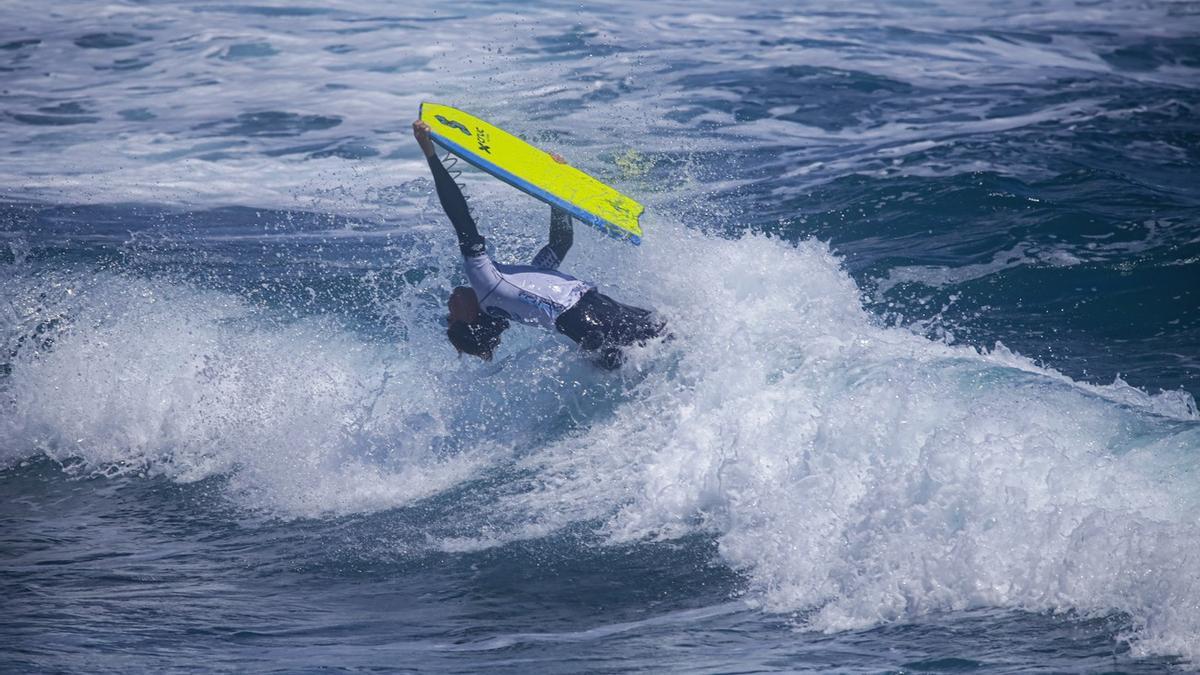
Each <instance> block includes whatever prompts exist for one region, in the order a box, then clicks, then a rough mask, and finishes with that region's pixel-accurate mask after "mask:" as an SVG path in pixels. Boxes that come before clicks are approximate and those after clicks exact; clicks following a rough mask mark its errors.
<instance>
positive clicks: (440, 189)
mask: <svg viewBox="0 0 1200 675" xmlns="http://www.w3.org/2000/svg"><path fill="white" fill-rule="evenodd" d="M413 135H414V136H416V137H417V143H418V144H420V146H421V151H422V152H424V153H425V159H426V160H427V161H428V162H429V170H430V171H431V172H432V173H433V184H434V185H435V186H436V187H437V195H438V199H439V200H440V201H441V202H442V209H443V210H445V211H446V216H447V217H448V218H450V224H451V225H453V226H454V234H456V235H457V236H458V248H459V250H461V251H462V254H463V255H464V256H466V257H468V258H469V257H471V256H477V255H483V252H484V242H483V236H482V235H480V234H479V229H478V228H476V227H475V220H474V219H473V218H471V212H470V211H469V210H468V209H467V200H466V199H465V198H464V197H463V194H462V190H459V189H458V184H457V183H455V182H454V178H453V177H451V176H450V172H449V171H447V170H446V167H444V166H442V162H441V161H440V160H439V159H438V157H437V150H435V149H434V147H433V141H432V140H430V138H429V125H427V124H425V123H424V122H420V121H418V122H413Z"/></svg>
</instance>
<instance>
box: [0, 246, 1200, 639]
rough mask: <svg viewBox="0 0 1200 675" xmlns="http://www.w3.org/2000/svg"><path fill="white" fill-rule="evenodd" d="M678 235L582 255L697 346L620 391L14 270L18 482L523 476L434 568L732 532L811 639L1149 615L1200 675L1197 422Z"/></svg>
mask: <svg viewBox="0 0 1200 675" xmlns="http://www.w3.org/2000/svg"><path fill="white" fill-rule="evenodd" d="M657 231H658V232H659V235H660V236H658V237H656V238H654V239H653V240H652V241H650V242H647V244H646V246H644V247H643V249H641V250H635V249H632V248H625V247H622V246H620V245H618V244H616V243H614V242H605V241H601V240H600V239H598V238H595V237H579V238H578V239H579V240H580V241H579V244H578V245H577V251H576V252H573V254H572V255H573V261H572V265H573V269H574V270H575V271H578V272H580V273H581V274H582V275H584V276H589V277H591V278H596V279H601V280H611V281H613V282H614V283H613V284H611V285H606V284H602V289H603V290H605V291H606V292H610V293H612V294H613V295H614V296H615V297H618V298H620V299H624V300H628V301H636V302H643V303H647V304H650V305H653V306H655V307H656V308H657V309H658V310H659V311H660V312H661V313H662V314H663V315H664V316H665V317H666V318H667V319H668V320H669V321H670V326H671V330H672V334H673V338H672V339H670V340H665V341H658V342H655V343H652V344H650V345H647V346H645V347H644V348H639V349H634V350H632V351H631V353H630V355H629V362H628V364H627V365H626V367H625V369H624V370H623V371H622V372H621V373H617V374H609V373H603V372H601V371H598V370H596V369H594V368H592V367H591V366H589V365H588V364H587V363H586V362H585V361H584V360H583V359H582V358H581V357H580V356H579V355H578V354H577V353H576V352H575V351H574V350H573V349H572V348H570V347H569V346H568V345H566V344H564V341H562V340H560V339H558V338H555V337H554V336H550V335H546V334H541V333H538V332H536V331H532V330H525V329H520V328H516V329H514V330H513V331H511V332H510V333H509V334H508V335H506V338H505V344H504V347H503V348H502V350H501V353H500V354H499V356H498V358H497V361H496V362H494V363H491V364H479V363H476V362H472V361H470V360H460V359H456V358H455V357H454V356H453V354H452V353H447V352H448V351H449V350H448V348H447V347H446V345H445V343H444V338H443V337H442V336H441V334H440V327H439V325H438V323H437V320H436V316H437V312H438V311H439V310H437V309H436V308H435V307H425V306H422V305H421V303H420V302H418V301H416V300H415V299H414V298H403V297H402V298H399V299H397V302H399V303H400V306H401V307H403V308H406V309H405V311H409V312H412V313H415V314H416V315H418V316H419V317H420V318H421V319H422V321H419V322H412V324H411V325H412V327H413V329H412V330H410V331H408V332H407V340H406V341H402V342H398V343H394V344H390V343H384V342H381V341H379V340H378V339H370V338H367V337H365V336H362V335H359V334H358V333H356V332H355V331H353V330H351V329H349V328H346V327H344V326H342V325H341V324H339V323H338V322H337V321H336V320H334V319H331V318H330V319H327V318H319V317H318V318H310V319H302V320H294V321H282V320H277V319H274V318H271V317H270V316H269V312H267V311H266V310H264V309H262V308H261V307H258V306H255V305H252V304H251V303H248V302H247V301H245V300H243V299H241V298H239V297H238V296H236V295H234V294H230V293H226V292H217V291H212V290H203V289H197V288H194V287H192V286H191V285H189V284H186V283H182V282H178V281H166V280H158V279H138V278H130V277H125V276H113V275H109V276H105V275H69V274H65V273H64V274H63V275H60V276H59V277H57V278H51V277H47V276H40V277H39V276H36V275H32V276H31V275H22V274H21V273H20V272H19V271H16V270H13V271H11V272H12V273H11V274H9V275H8V277H7V280H6V282H5V283H6V285H7V286H8V289H7V290H8V291H10V296H11V297H14V298H16V300H15V301H14V303H13V304H12V305H10V307H9V309H8V312H9V315H8V316H7V318H6V319H5V322H6V324H7V325H6V334H7V339H8V340H9V342H10V352H11V353H13V354H14V356H12V357H11V359H10V361H11V362H10V364H9V374H8V376H7V378H6V380H5V384H4V387H3V397H4V400H3V404H4V410H5V418H4V422H3V427H4V428H3V431H4V434H3V435H4V438H5V439H6V440H5V441H4V446H3V449H2V452H3V456H4V461H5V463H11V462H13V461H16V460H19V459H20V458H23V457H28V456H30V455H31V454H39V453H40V454H46V455H49V456H51V457H54V458H57V459H59V460H60V461H64V462H81V463H82V465H83V466H86V467H89V468H90V469H91V470H93V471H97V472H102V473H136V474H155V475H165V476H167V477H169V478H171V479H172V480H177V481H193V480H198V479H203V478H207V477H210V476H215V475H221V476H225V477H227V478H228V480H229V488H228V489H229V494H230V496H231V498H233V499H235V500H237V501H239V502H240V503H243V504H245V505H248V506H251V507H254V508H262V509H267V510H269V511H271V512H273V513H276V514H280V515H284V516H288V517H319V516H323V515H326V514H347V513H363V512H370V511H378V510H381V509H387V508H393V507H398V506H404V505H407V504H412V503H414V502H417V501H420V500H422V499H424V498H426V497H429V496H431V495H434V494H438V493H440V492H444V491H446V490H449V489H452V488H453V487H455V486H457V485H461V484H463V483H464V481H469V480H473V479H476V478H479V477H480V476H482V475H487V474H489V472H496V471H498V470H499V469H500V468H505V469H513V468H515V469H516V471H514V472H512V474H511V475H513V476H517V477H518V478H515V479H514V480H513V481H512V482H510V483H508V484H504V485H499V486H492V487H490V488H481V490H485V492H486V490H491V492H490V493H487V494H485V495H484V496H483V498H481V499H479V500H478V501H479V503H480V504H481V506H480V507H479V508H480V509H481V510H480V512H479V513H478V514H477V523H478V524H479V527H477V528H474V531H473V532H472V527H471V524H470V522H469V520H468V522H467V527H466V530H467V532H468V534H467V535H466V536H462V535H461V534H457V535H455V536H445V537H443V538H442V539H441V540H440V542H438V541H435V542H434V545H436V546H440V547H441V548H443V549H444V550H448V551H459V550H468V549H473V548H485V547H490V546H496V545H503V544H505V543H508V542H511V541H514V540H517V539H523V538H531V537H540V536H544V535H545V534H547V533H552V532H554V531H557V530H559V529H561V528H563V527H565V526H568V525H571V524H573V523H581V522H599V523H602V525H601V527H602V530H603V532H604V533H605V534H606V536H607V537H608V539H609V540H610V541H611V542H613V543H628V542H635V541H639V540H644V539H647V538H655V539H663V538H674V537H678V536H681V535H684V534H688V533H692V532H696V531H703V532H708V533H710V534H711V535H712V536H714V537H715V538H716V540H717V541H718V543H719V550H720V555H721V558H722V560H723V561H724V562H725V563H726V564H728V565H730V566H731V567H733V568H735V569H737V570H739V571H741V572H742V573H743V574H744V575H745V576H746V578H747V579H748V580H749V583H750V585H751V588H752V591H753V593H754V594H755V597H757V598H758V600H759V602H761V604H762V605H763V606H764V607H765V608H766V609H768V610H770V611H784V612H791V611H800V612H802V613H803V616H804V617H805V619H804V625H805V626H806V627H808V628H812V629H818V630H827V631H834V630H842V629H848V628H855V627H865V626H870V625H874V624H877V623H880V622H887V621H895V620H903V619H905V618H906V617H914V616H919V615H921V614H925V613H929V612H935V611H943V610H956V609H966V608H972V607H990V606H999V607H1012V608H1024V609H1029V610H1035V611H1076V612H1083V613H1105V612H1111V611H1120V612H1126V613H1128V614H1129V616H1130V617H1132V620H1133V625H1134V626H1135V633H1134V635H1133V636H1132V637H1133V639H1134V644H1135V645H1136V646H1137V648H1138V649H1142V650H1148V651H1154V652H1160V653H1182V654H1185V655H1187V656H1189V657H1192V658H1195V657H1196V656H1198V653H1197V652H1196V650H1195V646H1194V645H1195V644H1197V643H1198V642H1200V607H1198V605H1197V601H1196V598H1197V597H1200V565H1197V562H1200V561H1198V560H1197V557H1198V554H1200V526H1198V525H1197V523H1196V521H1195V518H1194V516H1193V515H1192V514H1194V513H1196V508H1197V506H1200V504H1198V503H1197V502H1198V501H1200V493H1198V491H1197V489H1196V486H1195V472H1196V465H1197V462H1196V450H1197V448H1200V423H1198V422H1197V417H1196V413H1195V404H1194V402H1193V401H1192V400H1191V399H1190V397H1188V396H1186V395H1183V394H1181V393H1179V392H1175V393H1168V394H1159V395H1149V394H1146V393H1145V392H1141V391H1139V390H1135V389H1132V388H1131V387H1128V386H1127V385H1123V384H1121V383H1116V384H1114V385H1103V386H1098V385H1093V384H1087V383H1080V382H1075V381H1073V380H1071V379H1070V378H1068V377H1066V376H1064V375H1062V374H1059V373H1057V372H1055V371H1053V370H1049V369H1046V368H1044V367H1041V366H1038V365H1036V364H1034V363H1032V362H1030V361H1029V360H1027V359H1025V358H1023V357H1021V356H1019V355H1016V354H1013V353H1011V352H1009V351H1008V350H1005V349H1003V348H1002V347H998V348H996V349H993V350H991V351H980V350H977V349H974V348H971V347H967V346H952V345H947V344H943V343H938V342H932V341H930V340H928V339H926V338H924V337H921V336H919V335H917V334H915V333H913V332H911V331H908V330H906V329H903V328H894V327H885V326H883V325H882V324H881V323H880V322H879V321H877V320H875V319H874V318H873V317H872V316H871V315H869V314H868V313H867V312H865V311H864V310H863V308H862V305H861V303H860V301H859V293H860V292H859V289H858V288H857V286H856V285H855V284H854V282H853V280H852V279H851V278H850V277H849V275H847V274H846V273H845V271H844V270H843V269H842V268H841V265H840V262H839V260H838V259H837V257H836V256H835V255H833V254H832V253H831V252H830V250H829V249H828V247H827V246H826V245H825V244H822V243H820V242H814V241H806V242H800V243H799V244H792V243H788V242H784V241H780V240H777V239H772V238H770V237H765V236H761V235H754V234H748V235H745V236H742V237H741V238H738V239H729V238H723V237H718V236H712V235H710V234H706V233H703V232H699V231H696V230H692V229H685V228H682V227H677V226H672V225H670V224H667V223H662V224H659V225H658V226H657ZM434 250H435V251H438V252H439V254H440V253H442V252H443V251H441V249H440V248H436V247H435V249H434ZM502 253H503V252H502ZM502 257H503V256H502ZM446 270H447V271H445V272H444V273H442V274H441V276H436V275H435V277H436V278H435V279H434V281H433V282H432V283H433V287H434V288H435V290H436V289H440V290H441V291H444V290H445V289H444V288H443V287H448V285H449V284H451V283H453V281H454V280H455V276H454V275H455V274H456V272H453V271H449V270H450V268H446ZM428 290H429V289H428V288H424V289H421V292H422V293H423V292H425V291H428ZM416 292H417V291H415V290H414V291H413V293H416ZM493 482H495V481H493ZM489 495H490V496H489ZM483 510H486V513H484V512H483Z"/></svg>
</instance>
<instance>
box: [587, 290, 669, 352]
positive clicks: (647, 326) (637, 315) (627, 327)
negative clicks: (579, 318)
mask: <svg viewBox="0 0 1200 675" xmlns="http://www.w3.org/2000/svg"><path fill="white" fill-rule="evenodd" d="M597 295H598V296H599V297H598V298H597V300H598V301H597V302H596V308H597V310H598V313H599V316H600V320H601V322H602V323H603V324H604V326H605V331H604V332H605V342H606V343H607V344H609V345H616V346H621V347H627V346H629V345H632V344H636V343H641V342H645V341H646V340H651V339H653V338H656V337H658V336H659V335H661V334H662V332H663V329H664V328H665V327H666V323H665V322H663V321H661V320H659V319H658V318H656V317H655V316H654V314H653V313H652V312H651V311H650V310H648V309H642V308H641V307H634V306H632V305H626V304H622V303H620V302H617V301H616V300H613V299H612V298H610V297H608V296H607V295H604V294H603V293H598V294H597Z"/></svg>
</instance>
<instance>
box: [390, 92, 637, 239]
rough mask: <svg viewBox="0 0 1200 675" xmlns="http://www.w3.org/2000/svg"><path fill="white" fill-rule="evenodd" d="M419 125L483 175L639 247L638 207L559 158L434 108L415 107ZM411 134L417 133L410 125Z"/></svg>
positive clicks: (441, 107) (446, 108) (468, 118)
mask: <svg viewBox="0 0 1200 675" xmlns="http://www.w3.org/2000/svg"><path fill="white" fill-rule="evenodd" d="M420 122H424V123H425V124H426V125H428V129H429V132H428V134H429V138H432V139H433V140H434V141H436V142H437V143H438V145H441V146H442V147H444V148H446V149H447V150H449V151H450V152H452V153H454V154H455V155H458V156H459V157H461V158H463V159H464V160H466V161H467V162H469V163H471V164H473V165H474V166H476V167H478V168H480V169H482V170H483V171H486V172H487V173H490V174H491V175H493V176H495V177H497V178H499V179H500V180H502V181H504V182H506V183H508V184H509V185H512V186H513V187H515V188H517V189H519V190H521V191H523V192H525V193H527V194H529V195H531V196H533V197H536V198H538V199H540V200H542V201H544V202H546V203H547V204H550V205H551V206H557V207H558V208H561V209H563V210H564V211H566V212H567V213H570V214H571V215H572V216H574V217H575V218H577V219H579V220H580V221H583V222H585V223H587V224H589V225H591V226H593V227H595V228H597V229H599V230H600V231H601V232H604V233H605V234H607V235H609V236H612V237H616V238H617V239H624V240H626V241H629V242H631V243H634V244H640V243H642V227H641V223H640V222H639V218H640V217H641V215H642V211H643V210H644V207H643V206H642V205H641V204H639V203H638V202H636V201H634V200H633V199H630V198H629V197H627V196H625V195H623V194H621V193H620V192H617V191H616V190H615V189H613V188H612V187H610V186H608V185H605V184H604V183H601V182H600V181H599V180H596V179H595V178H594V177H592V176H590V175H588V174H586V173H584V172H583V171H580V170H579V169H576V168H575V167H573V166H571V165H570V164H567V163H566V161H565V160H563V159H562V157H560V156H557V155H552V154H551V153H548V152H546V151H544V150H541V149H539V148H536V147H534V146H532V145H530V144H528V143H526V142H525V141H523V140H521V139H520V138H517V137H516V136H513V135H512V134H510V133H508V132H507V131H504V130H503V129H500V128H499V127H496V126H493V125H491V124H488V123H487V122H484V121H483V120H481V119H479V118H477V117H474V116H472V115H469V114H467V113H465V112H463V111H461V110H458V109H456V108H451V107H450V106H445V105H441V104H438V103H422V104H421V112H420ZM413 129H414V133H417V125H416V124H414V125H413ZM417 140H418V142H420V140H421V137H420V135H418V136H417ZM421 147H422V149H424V147H425V146H424V145H423V144H422V146H421Z"/></svg>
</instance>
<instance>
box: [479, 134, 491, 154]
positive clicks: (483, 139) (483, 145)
mask: <svg viewBox="0 0 1200 675" xmlns="http://www.w3.org/2000/svg"><path fill="white" fill-rule="evenodd" d="M475 142H476V143H478V144H479V149H480V150H482V151H484V152H486V153H487V154H489V155H490V154H492V148H491V146H489V145H488V143H491V142H492V139H491V137H490V136H488V132H486V131H484V130H483V128H482V127H475Z"/></svg>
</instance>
